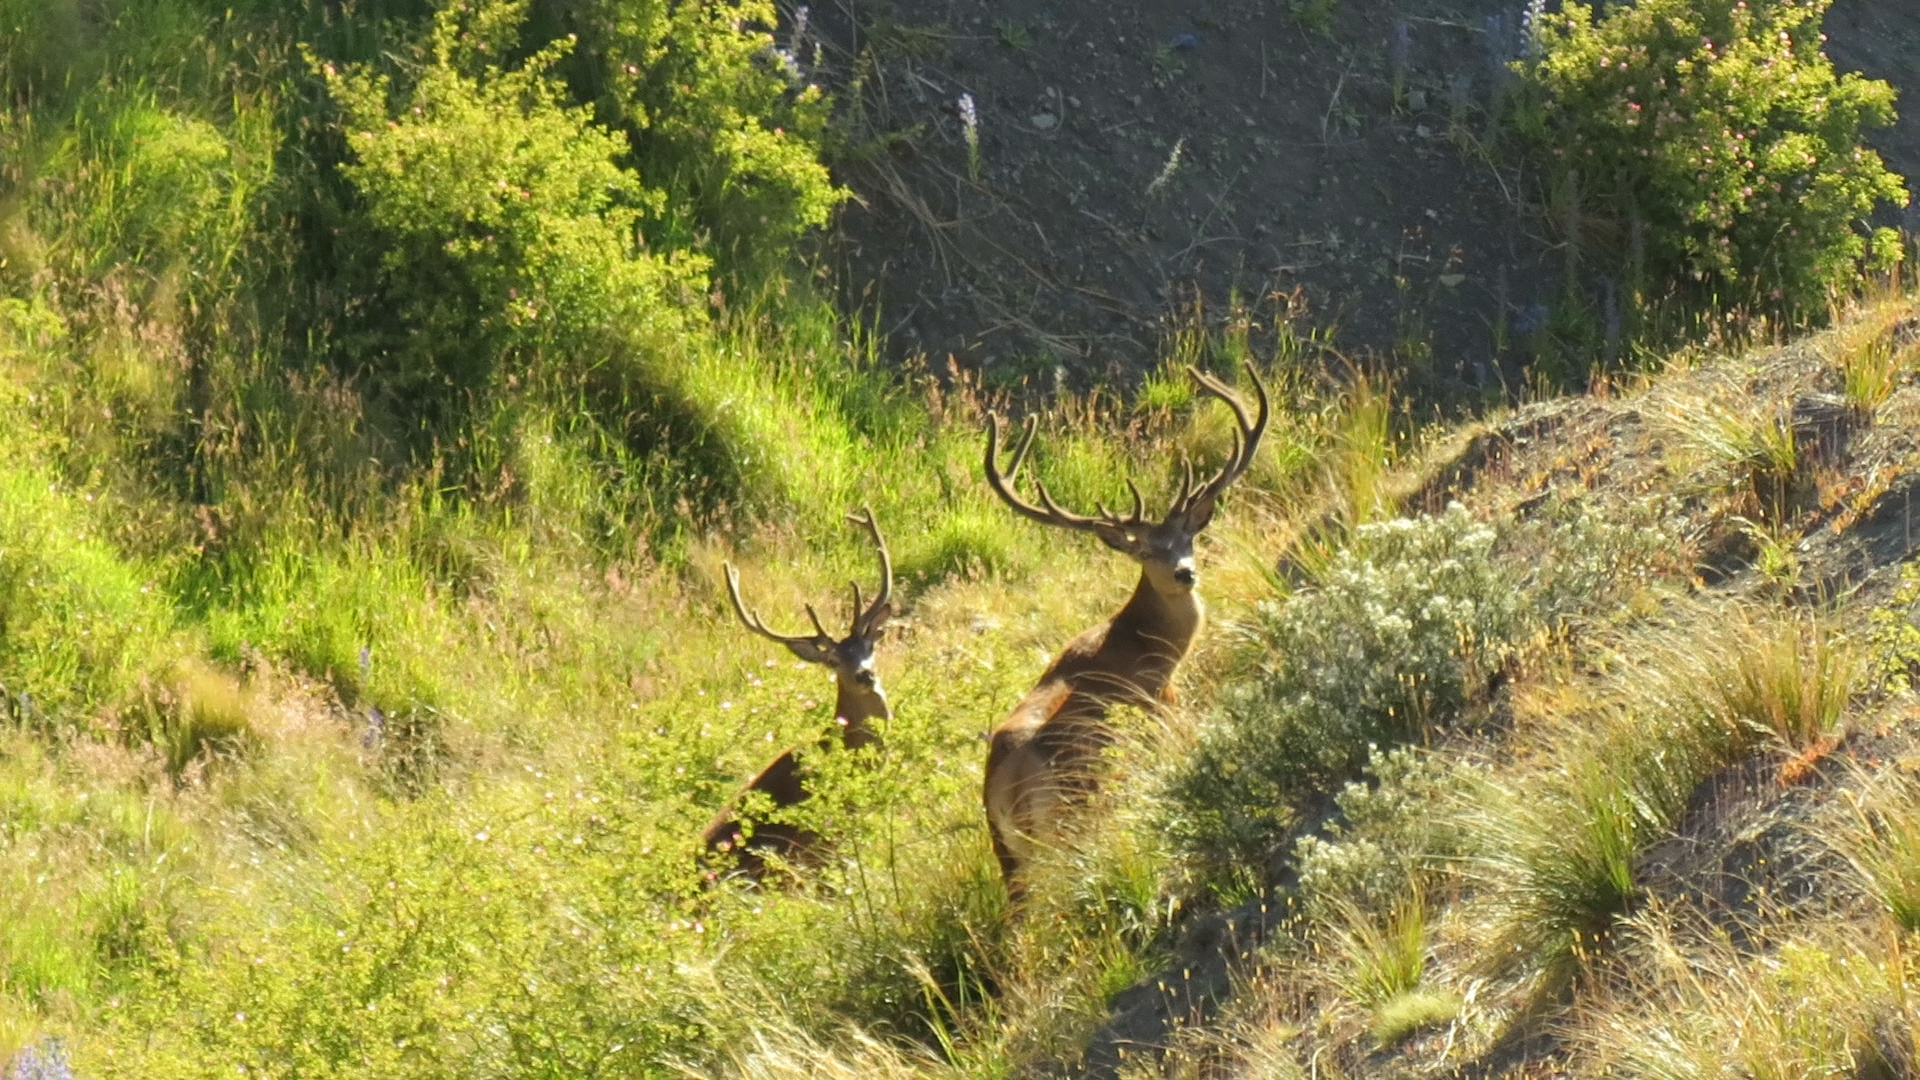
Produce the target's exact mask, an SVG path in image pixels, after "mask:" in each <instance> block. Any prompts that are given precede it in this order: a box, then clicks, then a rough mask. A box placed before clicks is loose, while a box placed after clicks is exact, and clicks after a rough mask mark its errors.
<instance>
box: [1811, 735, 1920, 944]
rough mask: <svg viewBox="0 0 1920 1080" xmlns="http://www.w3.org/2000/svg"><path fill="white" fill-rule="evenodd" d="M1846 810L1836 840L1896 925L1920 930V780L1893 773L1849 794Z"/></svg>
mask: <svg viewBox="0 0 1920 1080" xmlns="http://www.w3.org/2000/svg"><path fill="white" fill-rule="evenodd" d="M1847 809H1848V811H1850V813H1849V815H1848V817H1847V818H1846V819H1845V821H1844V823H1843V824H1841V825H1840V826H1839V828H1838V831H1837V835H1836V836H1834V837H1832V840H1833V842H1834V845H1835V846H1836V847H1837V848H1838V849H1839V850H1840V852H1841V853H1842V854H1843V855H1844V856H1845V857H1846V859H1847V861H1848V862H1849V863H1850V864H1851V865H1852V866H1853V868H1854V871H1855V872H1856V873H1858V874H1859V876H1860V881H1861V883H1862V884H1864V885H1865V886H1866V889H1867V892H1868V894H1869V895H1870V896H1872V897H1873V899H1874V900H1875V902H1877V903H1878V904H1879V905H1880V908H1881V909H1882V910H1883V911H1884V912H1885V913H1886V915H1887V917H1888V918H1890V919H1892V920H1893V923H1894V925H1896V926H1898V927H1899V928H1900V929H1901V930H1902V931H1904V932H1906V933H1913V932H1914V931H1916V930H1920V782H1916V781H1915V780H1914V779H1913V778H1912V777H1910V776H1906V775H1903V774H1900V773H1897V772H1892V773H1889V774H1888V775H1886V776H1883V777H1881V778H1879V779H1878V780H1877V781H1875V782H1873V783H1871V784H1869V785H1868V786H1866V787H1865V788H1864V789H1863V790H1862V791H1860V792H1858V793H1854V794H1850V795H1849V797H1848V799H1847Z"/></svg>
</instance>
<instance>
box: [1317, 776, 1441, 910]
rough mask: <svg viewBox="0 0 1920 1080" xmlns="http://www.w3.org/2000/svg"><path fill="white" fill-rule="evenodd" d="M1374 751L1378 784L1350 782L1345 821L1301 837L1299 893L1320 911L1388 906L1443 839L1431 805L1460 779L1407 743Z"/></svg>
mask: <svg viewBox="0 0 1920 1080" xmlns="http://www.w3.org/2000/svg"><path fill="white" fill-rule="evenodd" d="M1369 750H1370V753H1371V757H1370V758H1369V759H1368V761H1367V774H1368V776H1369V777H1371V779H1372V783H1367V782H1365V781H1354V782H1352V783H1349V784H1347V785H1346V786H1345V787H1343V788H1342V789H1341V790H1340V794H1338V795H1336V796H1334V800H1333V801H1334V803H1335V804H1336V805H1337V806H1338V807H1339V808H1340V817H1339V820H1338V821H1336V822H1334V823H1332V824H1330V825H1328V826H1327V830H1326V832H1325V834H1323V835H1310V836H1303V837H1301V838H1300V839H1299V840H1297V841H1295V843H1294V846H1293V860H1294V866H1295V867H1296V868H1297V870H1298V871H1299V875H1300V893H1301V896H1302V897H1303V898H1304V899H1305V900H1306V904H1307V909H1308V911H1309V912H1312V913H1314V914H1325V911H1324V910H1323V909H1326V908H1329V907H1331V906H1334V905H1337V904H1339V903H1341V902H1343V901H1344V902H1351V903H1356V904H1359V905H1361V906H1362V907H1365V908H1368V909H1371V910H1385V909H1386V908H1387V907H1388V905H1389V904H1390V903H1391V902H1392V900H1393V899H1394V898H1395V897H1398V896H1401V895H1403V894H1404V893H1405V892H1406V890H1407V883H1408V882H1409V881H1410V880H1412V879H1413V877H1414V875H1415V874H1416V873H1417V871H1418V870H1419V865H1420V862H1421V860H1422V859H1424V858H1426V857H1429V856H1431V855H1434V854H1437V853H1438V852H1436V851H1435V848H1436V847H1439V846H1443V845H1442V842H1441V839H1440V837H1438V836H1436V835H1435V830H1436V825H1437V823H1436V822H1435V820H1434V818H1433V814H1432V808H1433V806H1434V802H1435V800H1436V799H1438V798H1439V797H1440V794H1441V792H1443V791H1445V790H1446V788H1447V786H1448V784H1449V783H1450V782H1456V781H1454V778H1453V777H1451V776H1450V775H1449V773H1448V771H1447V770H1446V769H1444V768H1441V767H1440V766H1439V765H1438V763H1437V762H1436V761H1435V760H1434V759H1433V758H1431V757H1428V756H1423V755H1421V754H1419V753H1417V752H1415V751H1414V750H1412V749H1410V748H1408V747H1404V746H1401V747H1395V748H1393V749H1391V750H1381V749H1380V748H1379V747H1370V748H1369Z"/></svg>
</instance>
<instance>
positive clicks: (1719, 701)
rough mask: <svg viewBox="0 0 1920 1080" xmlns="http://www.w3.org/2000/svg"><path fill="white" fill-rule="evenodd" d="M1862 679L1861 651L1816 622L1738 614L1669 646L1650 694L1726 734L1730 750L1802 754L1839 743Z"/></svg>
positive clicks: (1787, 616) (1786, 616)
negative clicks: (1759, 747)
mask: <svg viewBox="0 0 1920 1080" xmlns="http://www.w3.org/2000/svg"><path fill="white" fill-rule="evenodd" d="M1864 672H1865V663H1864V657H1863V656H1862V654H1861V652H1860V650H1859V649H1857V648H1855V647H1854V645H1853V644H1852V643H1851V642H1850V641H1849V640H1848V639H1847V638H1846V637H1844V636H1843V635H1841V634H1840V633H1838V632H1837V631H1835V630H1834V629H1833V628H1832V627H1830V626H1828V625H1826V624H1825V623H1823V622H1822V621H1820V620H1819V619H1818V618H1815V617H1811V616H1804V615H1795V614H1791V613H1786V614H1781V615H1777V616H1771V617H1769V616H1763V615H1760V614H1758V613H1756V612H1753V611H1751V610H1749V609H1744V608H1743V609H1736V610H1735V611H1733V612H1730V613H1729V614H1728V616H1727V617H1726V619H1725V620H1724V621H1723V622H1722V623H1721V625H1720V626H1719V627H1718V628H1717V630H1716V633H1714V634H1712V635H1710V636H1703V637H1701V638H1699V639H1697V640H1694V641H1691V642H1687V643H1681V642H1679V641H1677V640H1676V641H1673V642H1671V643H1669V647H1668V649H1667V651H1666V652H1665V656H1664V659H1663V661H1662V662H1661V665H1660V668H1659V678H1658V679H1657V680H1656V686H1657V690H1656V691H1655V692H1656V693H1657V694H1658V695H1659V697H1660V698H1662V699H1664V700H1665V702H1667V703H1668V704H1671V705H1672V706H1675V707H1677V708H1679V709H1682V710H1686V711H1690V712H1693V713H1696V714H1698V715H1699V716H1700V717H1701V719H1702V720H1703V721H1713V722H1717V723H1718V724H1720V725H1721V726H1723V727H1725V728H1726V729H1727V736H1728V738H1729V739H1731V740H1732V745H1733V746H1735V747H1739V746H1745V745H1751V744H1753V743H1754V742H1756V741H1759V742H1762V743H1765V742H1771V743H1773V744H1775V745H1778V746H1782V747H1786V748H1789V749H1792V750H1796V751H1803V750H1808V749H1810V748H1813V747H1816V746H1821V745H1826V746H1831V745H1832V743H1833V741H1834V740H1836V739H1837V738H1838V737H1839V736H1840V734H1841V728H1840V720H1841V717H1842V716H1843V715H1844V713H1845V712H1846V708H1847V704H1848V702H1849V701H1850V700H1851V699H1852V697H1853V695H1854V693H1855V691H1856V690H1857V689H1858V688H1859V686H1860V684H1861V676H1862V675H1863V674H1864Z"/></svg>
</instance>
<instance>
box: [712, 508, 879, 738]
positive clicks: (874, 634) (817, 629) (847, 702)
mask: <svg viewBox="0 0 1920 1080" xmlns="http://www.w3.org/2000/svg"><path fill="white" fill-rule="evenodd" d="M847 520H848V521H850V522H852V523H853V524H855V525H858V526H861V527H863V528H865V529H866V530H867V534H868V535H869V536H870V537H872V538H873V546H874V549H875V550H876V551H877V552H878V553H879V556H880V591H879V592H878V593H877V594H876V595H875V596H874V598H873V603H871V604H869V603H867V602H866V597H865V595H864V594H862V593H861V591H860V583H859V582H858V581H853V582H849V584H851V585H852V586H853V624H852V625H851V626H850V627H848V629H847V634H846V636H845V637H841V638H836V637H834V636H833V635H832V634H831V633H829V632H828V631H827V628H826V627H825V626H824V625H823V624H822V623H821V622H820V615H819V613H818V612H816V611H815V610H814V608H813V605H812V604H808V605H806V611H807V619H808V620H809V621H810V622H812V623H813V633H811V634H778V633H775V632H773V631H772V630H769V629H767V624H766V623H764V622H762V621H761V620H760V616H759V615H757V614H755V613H754V612H753V611H752V610H751V609H749V608H748V607H747V605H746V604H745V603H743V602H742V601H741V599H740V571H738V570H736V569H734V566H733V564H732V563H728V564H726V569H727V595H728V596H729V597H731V598H732V599H733V610H734V613H735V614H737V615H739V616H740V622H741V624H742V625H744V626H745V627H746V628H747V629H748V630H751V631H753V632H754V633H756V634H759V635H760V636H761V637H764V638H767V639H768V640H770V641H777V642H779V643H780V644H782V645H784V646H786V647H787V650H788V651H789V652H791V653H793V655H795V656H797V657H799V658H800V659H802V660H805V661H806V662H807V663H809V664H820V665H823V666H824V667H826V668H828V669H829V670H831V671H832V672H833V675H834V679H835V681H836V682H837V683H838V684H839V688H840V702H839V705H838V711H839V714H840V715H839V718H840V719H841V720H843V721H846V722H847V723H848V725H849V729H848V733H847V735H848V742H849V743H850V744H851V743H853V742H855V741H859V740H857V739H856V732H855V730H854V728H853V725H855V724H857V723H859V722H860V721H863V720H866V719H868V718H870V717H875V716H879V717H884V716H885V715H886V714H887V705H886V692H885V691H884V690H882V689H881V687H880V674H879V672H878V671H876V670H875V669H874V666H873V652H874V646H876V645H878V644H879V642H880V638H881V636H882V635H884V634H885V633H886V628H887V620H888V619H891V618H892V617H893V599H892V597H893V559H892V557H891V556H890V555H889V554H888V553H887V542H886V540H885V539H884V538H883V537H881V535H880V523H879V522H878V521H877V520H875V518H874V516H873V511H872V510H870V509H868V508H866V507H861V508H860V513H858V514H849V515H847Z"/></svg>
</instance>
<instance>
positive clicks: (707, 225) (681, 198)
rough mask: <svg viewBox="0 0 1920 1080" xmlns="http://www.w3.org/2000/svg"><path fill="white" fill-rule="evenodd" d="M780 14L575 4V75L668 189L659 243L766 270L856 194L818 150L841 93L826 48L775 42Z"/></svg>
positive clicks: (725, 7)
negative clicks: (838, 181)
mask: <svg viewBox="0 0 1920 1080" xmlns="http://www.w3.org/2000/svg"><path fill="white" fill-rule="evenodd" d="M544 6H545V5H543V7H544ZM553 6H555V7H558V5H557V4H556V5H553ZM776 22H777V14H776V12H775V9H774V5H773V4H772V3H770V2H768V0H714V2H709V3H675V2H671V0H585V2H582V3H575V4H570V5H568V6H567V18H566V19H565V20H564V25H565V27H566V29H568V30H571V31H573V32H575V33H577V34H579V36H580V40H581V44H582V48H581V50H580V51H579V52H578V53H577V54H576V56H577V58H578V62H577V63H576V65H575V67H576V69H577V70H579V71H580V75H578V76H577V77H576V80H575V81H576V82H590V83H591V84H592V85H594V86H595V87H597V88H598V89H599V91H600V95H601V102H602V105H603V108H604V109H605V110H606V112H607V113H610V114H615V115H618V116H619V117H620V118H621V120H622V121H623V122H624V124H625V126H626V127H627V129H628V131H629V132H630V133H631V134H632V136H633V140H634V154H633V163H634V165H635V166H636V167H637V168H638V170H639V171H640V174H641V175H642V176H645V177H647V178H648V180H649V182H650V183H652V184H654V185H656V186H658V187H659V188H660V189H661V190H662V191H664V192H665V193H666V194H667V196H668V198H667V201H666V203H665V206H664V207H663V210H662V212H661V214H660V216H659V219H658V221H657V223H656V225H657V227H655V228H653V229H651V230H650V235H651V236H653V238H654V240H655V242H656V246H659V247H663V248H668V249H671V248H678V247H694V246H696V245H698V246H699V247H700V248H701V249H702V250H703V251H705V252H707V253H709V254H711V255H713V256H714V257H716V258H718V259H719V260H721V267H722V269H723V270H729V269H734V268H740V269H757V270H762V271H764V270H767V269H771V268H775V267H777V266H778V265H779V264H780V263H781V261H782V260H784V259H786V258H787V256H788V255H789V254H790V252H791V245H792V243H793V241H794V240H796V239H798V238H799V237H800V236H801V235H802V234H803V233H804V232H806V231H807V230H809V229H812V228H816V227H818V226H820V225H823V224H825V223H826V221H827V217H828V215H829V214H830V213H831V212H832V211H833V208H834V207H835V206H837V205H838V204H839V202H840V201H841V200H842V199H844V198H846V194H847V193H846V192H845V191H844V190H843V189H840V188H836V187H834V186H833V183H832V180H831V179H830V178H829V176H828V174H827V169H826V166H825V165H824V164H822V163H821V160H820V152H821V149H822V145H823V142H824V140H825V138H826V135H827V120H828V113H829V103H828V101H827V98H826V95H825V94H824V93H823V92H822V91H821V89H820V87H819V86H818V85H817V84H816V83H814V82H813V81H811V76H812V74H813V73H814V64H813V61H814V58H815V54H814V53H813V51H812V49H811V48H809V47H808V44H807V42H799V43H798V44H800V45H801V49H800V50H799V53H798V54H797V55H795V54H791V53H783V52H778V51H776V50H775V48H774V39H773V36H772V34H771V33H770V32H769V31H770V30H771V29H772V28H773V26H774V25H775V24H776ZM812 40H813V41H817V40H818V39H817V37H816V38H813V39H812ZM789 44H793V42H789Z"/></svg>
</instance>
